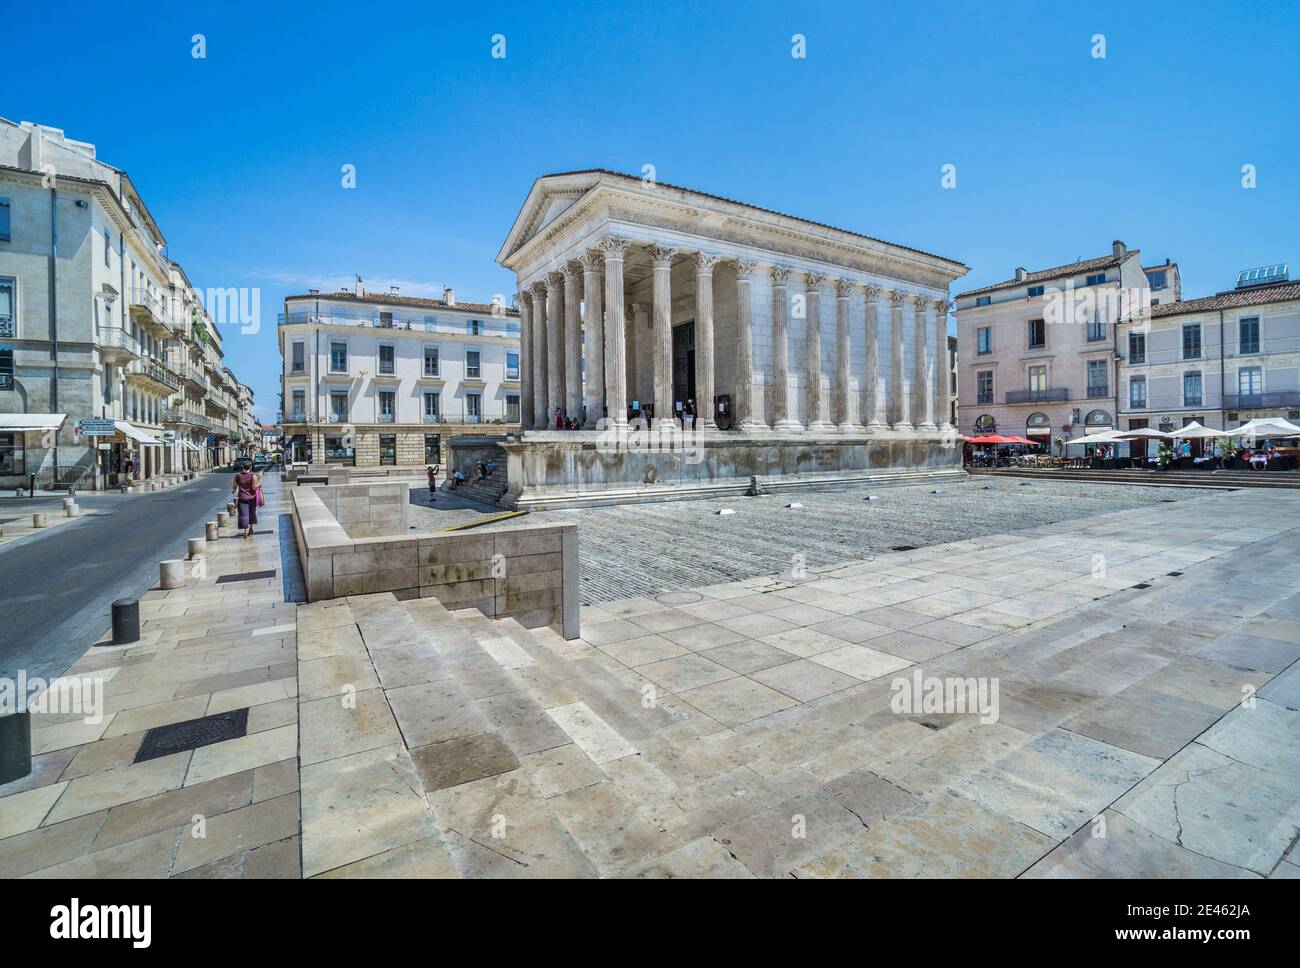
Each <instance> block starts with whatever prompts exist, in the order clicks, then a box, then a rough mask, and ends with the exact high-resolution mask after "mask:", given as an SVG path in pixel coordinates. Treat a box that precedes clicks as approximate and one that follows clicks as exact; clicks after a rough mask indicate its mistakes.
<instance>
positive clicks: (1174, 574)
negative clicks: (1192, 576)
mask: <svg viewBox="0 0 1300 968" xmlns="http://www.w3.org/2000/svg"><path fill="white" fill-rule="evenodd" d="M1165 574H1166V575H1168V576H1169V577H1170V578H1181V577H1182V574H1183V573H1182V572H1181V571H1167V572H1165Z"/></svg>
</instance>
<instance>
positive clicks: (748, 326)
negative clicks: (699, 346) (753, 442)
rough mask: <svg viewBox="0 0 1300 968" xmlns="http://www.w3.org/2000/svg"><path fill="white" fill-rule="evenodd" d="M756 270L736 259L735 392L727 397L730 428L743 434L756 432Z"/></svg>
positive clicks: (753, 263) (755, 263) (750, 263)
mask: <svg viewBox="0 0 1300 968" xmlns="http://www.w3.org/2000/svg"><path fill="white" fill-rule="evenodd" d="M756 268H758V263H757V262H747V261H745V260H744V259H737V260H736V389H735V392H733V393H732V395H731V396H732V400H731V413H732V423H733V425H734V426H735V427H736V429H737V430H740V431H742V432H744V433H751V432H752V431H754V430H757V429H758V422H757V421H756V420H755V419H754V292H753V281H754V279H753V273H754V270H755V269H756ZM763 429H767V428H766V427H764V428H763Z"/></svg>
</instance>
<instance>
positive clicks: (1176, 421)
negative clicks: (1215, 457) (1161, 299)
mask: <svg viewBox="0 0 1300 968" xmlns="http://www.w3.org/2000/svg"><path fill="white" fill-rule="evenodd" d="M1119 335H1120V340H1119V346H1120V349H1121V351H1122V353H1123V358H1122V360H1121V362H1120V367H1119V372H1120V386H1121V390H1122V393H1121V398H1120V404H1121V405H1120V408H1119V415H1120V426H1121V427H1122V428H1123V429H1125V430H1132V429H1138V428H1142V427H1154V428H1155V429H1157V430H1161V431H1164V432H1166V433H1167V432H1169V431H1172V430H1175V429H1177V428H1179V427H1182V426H1185V425H1186V424H1189V423H1191V422H1192V421H1196V422H1197V423H1200V424H1203V425H1205V426H1207V427H1214V428H1215V429H1219V430H1231V429H1232V428H1234V427H1239V426H1241V425H1242V424H1244V423H1246V422H1248V421H1250V420H1252V419H1254V418H1256V417H1283V418H1285V419H1288V420H1292V421H1294V420H1296V419H1300V282H1293V281H1291V280H1290V278H1289V274H1288V270H1287V266H1285V265H1275V266H1266V267H1263V268H1260V269H1250V270H1247V271H1245V272H1241V273H1239V274H1238V277H1237V283H1236V286H1235V287H1234V288H1232V289H1227V290H1223V291H1221V292H1218V293H1215V294H1214V295H1212V296H1205V297H1203V298H1200V299H1189V300H1187V301H1185V302H1173V303H1163V304H1159V305H1154V306H1152V308H1151V311H1150V314H1149V316H1147V317H1142V316H1137V317H1134V318H1133V319H1131V320H1126V321H1124V322H1123V323H1121V325H1120V334H1119Z"/></svg>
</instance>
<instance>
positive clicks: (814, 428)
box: [808, 420, 836, 434]
mask: <svg viewBox="0 0 1300 968" xmlns="http://www.w3.org/2000/svg"><path fill="white" fill-rule="evenodd" d="M835 430H836V427H835V425H834V424H833V423H827V422H826V421H825V420H814V421H813V422H812V423H810V424H809V425H808V432H809V433H812V434H833V433H835Z"/></svg>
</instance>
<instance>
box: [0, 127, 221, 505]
mask: <svg viewBox="0 0 1300 968" xmlns="http://www.w3.org/2000/svg"><path fill="white" fill-rule="evenodd" d="M166 244H167V243H166V238H165V237H164V236H163V233H162V231H161V229H160V228H159V226H158V224H157V222H156V221H155V220H154V218H153V216H152V215H151V214H150V212H149V209H148V207H147V206H146V205H145V203H144V201H143V199H142V198H141V196H140V193H139V192H138V191H137V189H136V186H135V185H134V183H133V182H132V181H131V179H130V177H129V176H128V175H127V174H126V172H124V171H122V170H120V169H118V168H114V167H113V166H111V165H108V164H106V163H104V162H103V161H100V160H99V159H98V158H97V157H96V153H95V146H94V145H92V144H89V143H87V142H83V141H74V140H72V139H70V138H67V137H66V136H65V135H64V133H63V132H62V131H60V130H58V129H57V128H50V127H46V126H43V125H36V124H32V123H29V122H23V123H21V124H15V123H14V122H11V121H7V120H4V119H0V487H12V486H14V485H15V484H21V483H26V482H27V480H28V479H29V475H32V476H34V477H35V479H36V482H37V484H38V486H42V487H49V486H71V485H75V486H80V487H87V488H102V487H107V486H113V485H116V484H118V483H121V482H123V481H124V480H125V477H126V473H127V469H128V467H129V466H130V467H134V469H135V471H134V476H135V477H136V478H150V477H154V476H157V475H159V474H164V473H171V472H175V471H179V470H184V469H191V468H195V467H200V466H204V465H207V464H211V463H213V462H215V461H217V460H220V459H222V458H224V457H225V456H226V455H227V454H228V452H229V440H230V435H232V434H233V433H234V432H235V424H234V423H233V422H232V421H231V420H230V419H229V418H230V414H231V413H232V412H233V411H232V410H231V408H230V406H229V402H228V400H227V394H228V391H229V390H230V389H232V388H231V387H230V386H229V384H231V383H233V377H230V375H229V374H228V373H226V374H224V375H223V374H222V373H220V372H219V371H220V359H221V337H220V334H219V333H218V331H217V327H216V326H215V325H214V324H213V322H212V319H211V318H210V317H209V315H208V314H207V312H206V310H205V309H204V308H203V305H202V300H201V299H200V298H199V296H198V295H197V293H195V292H194V290H193V288H192V287H191V286H190V285H189V282H188V280H187V279H186V278H185V274H184V271H183V270H182V269H181V267H180V266H179V265H178V264H177V263H176V262H174V261H173V260H171V259H169V258H168V257H167V255H166V253H165V248H166ZM87 419H96V420H99V421H101V424H100V425H99V426H97V427H94V428H90V427H84V428H83V426H82V424H81V421H83V420H87ZM104 422H106V423H104ZM82 429H85V430H87V431H89V430H92V429H93V430H95V431H96V434H95V435H94V436H91V435H90V434H89V433H86V434H83V433H81V432H80V431H81V430H82Z"/></svg>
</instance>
